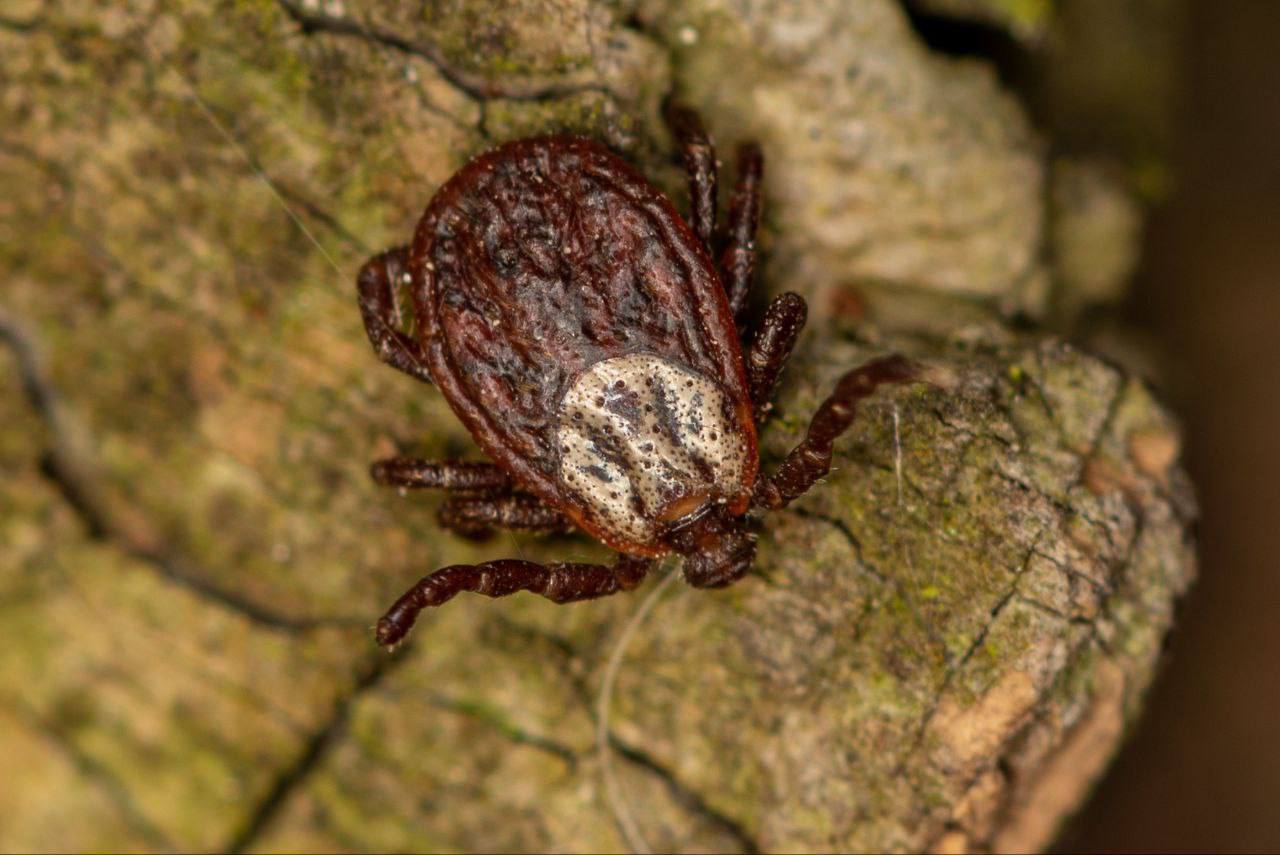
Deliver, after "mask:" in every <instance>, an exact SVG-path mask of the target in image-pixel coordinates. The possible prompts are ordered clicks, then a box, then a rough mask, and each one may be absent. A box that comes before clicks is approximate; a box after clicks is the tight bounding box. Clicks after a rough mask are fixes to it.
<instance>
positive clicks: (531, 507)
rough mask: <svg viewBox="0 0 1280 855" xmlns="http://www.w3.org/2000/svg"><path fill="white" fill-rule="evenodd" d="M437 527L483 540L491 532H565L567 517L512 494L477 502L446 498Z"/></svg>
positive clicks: (536, 500)
mask: <svg viewBox="0 0 1280 855" xmlns="http://www.w3.org/2000/svg"><path fill="white" fill-rule="evenodd" d="M439 519H440V524H441V525H443V526H444V527H445V528H448V529H452V530H453V531H456V532H458V533H459V534H463V535H466V536H467V537H483V536H486V535H487V534H489V533H490V532H491V531H492V530H493V529H495V528H502V529H509V530H512V531H537V532H567V531H572V530H573V523H571V522H569V519H568V517H566V516H565V515H564V514H562V513H560V512H559V511H557V510H556V509H555V508H552V507H551V506H550V505H547V504H546V503H545V502H543V501H542V500H541V499H539V498H538V497H537V496H530V495H527V494H524V493H516V494H513V495H507V496H485V497H481V498H450V499H449V501H447V502H445V503H444V505H442V506H441V508H440V516H439Z"/></svg>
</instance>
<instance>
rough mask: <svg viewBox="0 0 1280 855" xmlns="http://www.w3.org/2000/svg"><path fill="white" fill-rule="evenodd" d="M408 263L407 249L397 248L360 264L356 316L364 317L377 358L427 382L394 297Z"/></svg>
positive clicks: (421, 360) (418, 352)
mask: <svg viewBox="0 0 1280 855" xmlns="http://www.w3.org/2000/svg"><path fill="white" fill-rule="evenodd" d="M408 260H409V249H408V247H404V246H399V247H396V248H394V249H389V250H387V251H385V252H381V253H379V254H378V255H375V256H374V257H373V258H371V259H369V260H368V261H366V262H365V263H364V266H363V267H361V268H360V273H359V275H358V276H357V277H356V291H357V295H358V300H359V303H360V315H361V317H363V318H364V330H365V332H366V333H367V334H368V336H369V343H370V344H372V345H373V351H374V353H376V354H377V355H378V359H380V360H382V361H383V362H385V363H386V364H388V365H390V366H391V367H392V368H396V369H398V370H400V371H403V372H404V373H405V374H408V375H409V376H411V377H416V378H418V379H419V380H422V381H423V382H425V383H431V382H433V381H432V379H431V374H430V373H428V371H427V357H426V354H425V353H424V352H423V350H422V346H421V345H419V344H418V342H417V340H416V339H414V338H413V337H412V336H409V335H407V334H406V333H405V332H404V331H403V329H402V327H403V325H404V317H403V315H402V313H401V311H400V304H399V301H398V299H397V297H396V289H397V287H398V286H399V285H401V284H402V282H403V280H404V277H406V276H407V275H408V269H409V268H408Z"/></svg>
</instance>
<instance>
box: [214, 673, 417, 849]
mask: <svg viewBox="0 0 1280 855" xmlns="http://www.w3.org/2000/svg"><path fill="white" fill-rule="evenodd" d="M405 661H407V657H406V656H405V655H404V653H403V652H402V653H401V654H400V655H398V656H388V655H386V654H385V653H383V652H381V651H379V652H378V653H376V654H374V655H373V656H369V657H367V658H366V659H365V660H364V662H363V664H362V666H361V667H360V670H359V671H358V672H357V674H356V680H355V684H354V685H353V686H352V688H351V691H349V692H347V693H345V694H343V695H341V696H340V697H338V698H337V700H335V701H334V705H333V712H332V713H331V714H330V715H329V717H328V719H326V720H325V721H324V722H323V723H322V724H321V725H320V727H318V728H317V729H316V730H315V731H313V732H312V734H311V735H310V736H309V737H308V738H307V740H306V741H305V742H304V743H303V746H302V750H301V751H299V752H298V755H297V756H296V757H295V758H294V760H293V762H292V763H290V764H289V765H288V766H286V767H285V768H284V769H282V770H281V771H280V773H279V774H278V775H277V776H276V778H275V780H274V781H273V782H272V784H271V786H269V787H268V788H267V790H266V792H265V793H264V794H263V795H262V797H261V798H260V799H259V800H258V803H257V805H256V806H255V807H254V808H253V809H252V810H251V811H250V812H249V813H248V815H247V816H246V818H245V820H244V822H243V824H242V825H241V826H240V828H239V829H238V830H237V831H236V832H235V833H234V834H233V835H232V836H231V839H230V840H229V841H228V842H227V844H226V845H225V846H223V847H221V850H222V851H224V852H245V851H247V850H249V849H250V848H251V847H252V846H253V845H254V842H255V841H256V840H257V839H258V838H259V837H260V836H261V835H262V833H263V832H264V831H266V830H267V829H268V828H269V827H270V826H271V824H272V822H274V821H275V819H276V817H277V816H279V814H280V811H281V809H282V808H283V807H284V806H285V803H286V802H287V801H288V800H289V797H290V796H291V795H292V794H293V793H294V792H296V791H298V790H299V789H301V787H302V786H303V785H304V784H305V783H306V782H307V780H308V779H309V778H310V777H311V774H312V773H313V772H314V771H315V769H316V768H317V767H318V766H319V764H320V762H321V761H322V760H323V759H324V758H325V756H326V755H327V754H328V753H329V750H330V749H331V748H332V747H333V746H334V745H335V744H336V743H337V741H338V740H339V739H340V738H341V737H342V736H343V735H344V734H345V733H346V730H347V723H348V722H349V721H350V719H351V710H352V708H353V707H354V706H355V704H356V702H357V701H359V700H360V698H362V697H363V696H365V695H366V694H368V693H369V692H371V691H372V690H373V689H375V688H377V686H378V684H379V683H381V682H382V681H383V680H384V679H385V678H386V677H387V675H388V674H390V673H391V672H392V671H393V670H394V669H395V668H396V667H397V666H398V665H400V664H401V663H403V662H405Z"/></svg>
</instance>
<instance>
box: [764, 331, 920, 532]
mask: <svg viewBox="0 0 1280 855" xmlns="http://www.w3.org/2000/svg"><path fill="white" fill-rule="evenodd" d="M923 374H924V371H923V369H922V367H921V366H920V365H918V364H917V363H914V362H912V361H911V360H909V359H907V358H905V357H902V356H897V355H894V356H886V357H883V358H881V359H876V360H873V361H871V362H868V363H867V364H866V365H863V366H862V367H860V368H855V369H854V370H852V371H850V372H849V373H847V374H845V375H844V376H843V377H841V378H840V380H839V381H838V382H837V383H836V388H835V391H834V392H832V393H831V395H830V396H829V397H828V398H827V399H826V400H825V401H823V402H822V405H821V406H819V407H818V411H817V412H816V413H814V415H813V420H812V421H810V422H809V429H808V430H807V431H806V433H805V438H804V440H803V441H802V442H801V443H800V444H799V445H797V446H796V447H795V448H794V449H792V450H791V453H790V454H788V455H787V458H786V460H784V461H782V464H781V465H780V466H779V467H778V471H777V472H775V473H774V474H773V475H772V476H771V477H769V478H767V479H762V480H761V481H760V482H759V483H758V484H757V486H756V493H755V499H754V504H755V505H756V506H757V507H764V508H770V509H776V508H785V507H786V506H787V505H788V504H790V503H791V502H792V501H793V500H794V499H796V498H798V497H799V496H802V495H804V493H805V492H806V491H807V490H808V489H809V488H810V487H812V486H813V485H814V483H816V482H817V481H818V479H819V478H821V477H822V476H824V475H826V474H827V473H828V472H830V471H831V449H832V446H833V444H834V443H835V440H836V438H837V437H839V436H840V434H842V433H844V432H845V431H846V430H848V429H849V425H850V424H852V423H853V418H854V415H855V413H856V411H857V407H858V402H859V401H861V400H863V399H864V398H866V397H867V396H869V395H870V394H871V393H872V392H874V391H875V390H876V389H877V388H879V387H880V386H883V385H885V384H887V383H912V382H915V381H917V380H921V379H923Z"/></svg>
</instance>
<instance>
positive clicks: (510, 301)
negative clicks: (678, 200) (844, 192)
mask: <svg viewBox="0 0 1280 855" xmlns="http://www.w3.org/2000/svg"><path fill="white" fill-rule="evenodd" d="M409 267H410V274H411V276H412V279H413V299H414V302H415V309H416V316H417V318H418V319H419V321H420V329H419V331H418V335H419V338H420V339H421V341H422V344H423V346H424V349H425V351H426V353H427V358H428V365H429V369H430V371H431V374H432V377H433V378H434V379H435V381H436V383H437V385H438V386H439V387H440V389H441V391H442V392H443V393H444V395H445V398H446V400H448V402H449V404H450V406H451V407H452V408H453V410H454V411H455V412H456V413H457V414H458V416H459V417H460V418H461V419H462V420H463V422H464V423H465V424H466V425H467V427H468V429H469V430H470V431H471V433H472V435H473V436H474V437H475V439H476V441H477V442H478V443H479V445H480V447H481V448H482V449H483V450H484V451H485V452H486V453H487V454H489V455H490V456H491V457H492V458H493V459H495V460H496V461H497V462H498V463H499V464H500V465H502V466H503V467H504V468H506V469H507V470H508V471H509V472H511V473H512V474H513V475H514V476H515V477H516V478H518V479H519V480H520V481H522V482H523V483H524V484H525V485H526V486H527V487H528V488H529V489H531V490H533V491H534V492H536V493H537V494H538V495H540V496H541V497H542V498H543V499H544V500H546V501H547V502H548V503H550V504H552V505H553V506H555V507H558V508H560V509H561V510H563V511H564V512H565V513H567V514H568V515H569V516H570V517H571V518H572V519H574V521H575V522H576V523H578V524H579V525H580V526H582V527H583V528H584V529H586V530H587V531H589V532H590V533H592V534H593V535H595V536H596V537H598V538H600V539H602V540H604V541H605V542H606V543H608V544H609V545H611V546H613V547H614V548H617V549H620V550H622V551H624V552H629V553H632V554H648V555H657V554H661V553H662V552H665V551H666V548H665V547H664V546H663V544H662V543H660V542H659V540H657V539H656V538H658V534H657V532H658V531H659V529H660V527H650V528H648V529H645V530H643V531H642V530H640V529H637V528H634V527H633V528H632V529H631V530H629V531H624V530H621V529H619V528H618V527H617V526H616V519H614V520H611V519H609V518H608V515H607V514H603V515H602V513H601V508H602V507H603V505H602V504H601V502H600V501H593V497H592V496H591V495H589V494H588V495H584V494H583V492H582V488H581V485H578V486H577V487H575V488H574V489H569V488H568V486H567V485H566V483H565V481H564V480H563V478H562V475H563V471H562V447H563V442H562V439H561V438H560V437H559V436H558V431H559V429H560V425H561V418H562V415H563V413H562V405H563V403H564V399H565V397H566V395H567V394H568V393H569V391H570V388H571V386H572V385H573V384H574V382H575V380H576V379H577V378H578V377H579V376H580V375H583V373H584V372H587V371H589V370H590V369H591V368H592V366H595V365H596V364H598V363H601V362H604V361H605V360H611V359H616V358H617V357H622V356H627V355H632V354H640V355H646V356H647V358H648V359H649V360H650V362H644V360H641V361H639V362H636V361H632V362H631V363H626V364H627V365H628V366H629V369H630V370H635V368H636V366H637V365H655V366H656V365H666V366H672V370H675V371H684V372H686V373H688V375H689V376H691V377H696V378H699V382H700V383H706V384H711V385H710V386H708V387H707V388H712V387H714V388H715V389H716V390H718V392H717V393H716V395H706V396H704V398H707V397H717V396H718V400H719V401H720V405H718V406H722V407H723V409H724V411H725V412H724V414H723V415H717V416H716V417H715V419H712V420H713V421H714V420H723V427H722V429H723V430H730V431H734V432H735V433H736V434H737V437H738V440H737V441H740V443H741V454H739V453H737V452H734V453H733V454H732V455H731V456H732V457H733V459H734V463H733V466H732V478H733V479H736V480H737V481H738V489H737V490H736V491H735V490H733V489H731V488H730V487H731V485H728V484H726V483H725V477H723V476H724V473H720V474H719V475H716V476H713V477H710V479H709V481H708V483H714V484H717V485H718V486H717V487H716V488H715V489H714V490H712V491H711V493H712V494H714V496H713V498H714V500H716V501H722V502H724V503H726V504H728V505H729V506H730V510H732V511H733V512H735V513H738V512H741V511H743V510H745V507H746V504H747V501H748V500H749V494H750V489H751V486H752V484H753V483H754V480H755V475H756V441H755V430H754V426H753V420H752V416H751V409H750V402H749V399H748V394H747V390H746V380H745V375H744V371H743V361H742V353H741V349H740V345H739V343H738V337H737V332H736V330H735V327H734V321H733V317H732V314H731V313H730V310H729V307H728V302H727V300H726V298H725V295H724V290H723V287H722V285H721V283H720V280H719V278H718V276H717V274H716V272H715V268H714V266H713V265H712V263H711V260H710V258H709V256H708V255H707V252H706V250H705V249H704V248H703V247H702V246H701V245H700V244H699V242H698V240H697V239H696V238H695V237H694V235H693V233H692V232H691V231H690V229H689V228H688V226H687V225H685V223H684V221H683V220H681V219H680V217H679V215H678V214H677V213H676V211H675V210H674V208H673V207H672V206H671V203H670V202H669V201H668V200H667V199H666V197H664V196H663V195H662V194H660V193H659V192H658V191H657V190H656V189H654V188H653V187H651V186H650V185H649V184H648V183H647V182H646V181H645V180H644V179H643V178H642V177H641V176H640V175H639V174H638V173H636V172H635V171H634V170H633V169H632V168H631V167H629V166H628V165H627V164H626V163H625V162H623V161H622V160H621V159H620V158H618V157H617V156H616V155H614V154H612V153H611V152H610V151H609V150H608V149H606V148H604V147H603V146H601V145H599V144H598V143H595V142H592V141H590V140H585V139H580V138H576V137H547V138H539V139H531V140H521V141H518V142H514V143H509V144H507V145H505V146H502V147H500V148H498V149H495V150H494V151H491V152H489V153H487V154H484V155H482V156H480V157H479V158H477V159H476V160H474V161H472V162H471V163H470V164H468V165H467V166H466V167H464V168H463V169H462V170H461V171H459V172H458V173H457V174H456V175H455V176H454V177H453V178H452V179H450V181H449V182H448V183H447V184H445V185H444V187H442V188H441V189H440V191H439V192H438V193H437V194H436V196H435V198H434V199H433V200H432V201H431V204H430V205H429V206H428V208H427V210H426V213H425V214H424V215H423V217H422V220H421V221H420V223H419V224H418V228H417V232H416V233H415V235H414V241H413V246H412V249H411V256H410V265H409ZM680 453H681V454H683V453H684V452H680ZM677 456H678V455H677ZM695 456H696V455H695ZM618 465H621V464H618ZM681 465H684V466H685V467H686V468H687V469H690V471H692V470H693V469H696V468H697V464H690V463H688V462H687V461H686V463H684V464H681ZM691 467H692V468H691ZM642 482H643V479H639V480H637V481H636V482H635V483H636V484H637V485H640V484H641V483H642ZM637 489H639V488H638V487H637ZM646 489H647V488H646ZM690 489H692V488H690ZM641 492H643V490H642V491H641ZM636 495H637V496H639V493H637V494H636ZM646 495H647V494H646ZM597 498H598V497H597ZM637 501H638V499H637ZM605 504H607V503H605ZM652 507H655V508H666V509H667V510H668V511H669V510H670V509H669V508H667V507H666V506H663V505H662V503H661V502H658V503H657V504H653V505H652Z"/></svg>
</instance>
